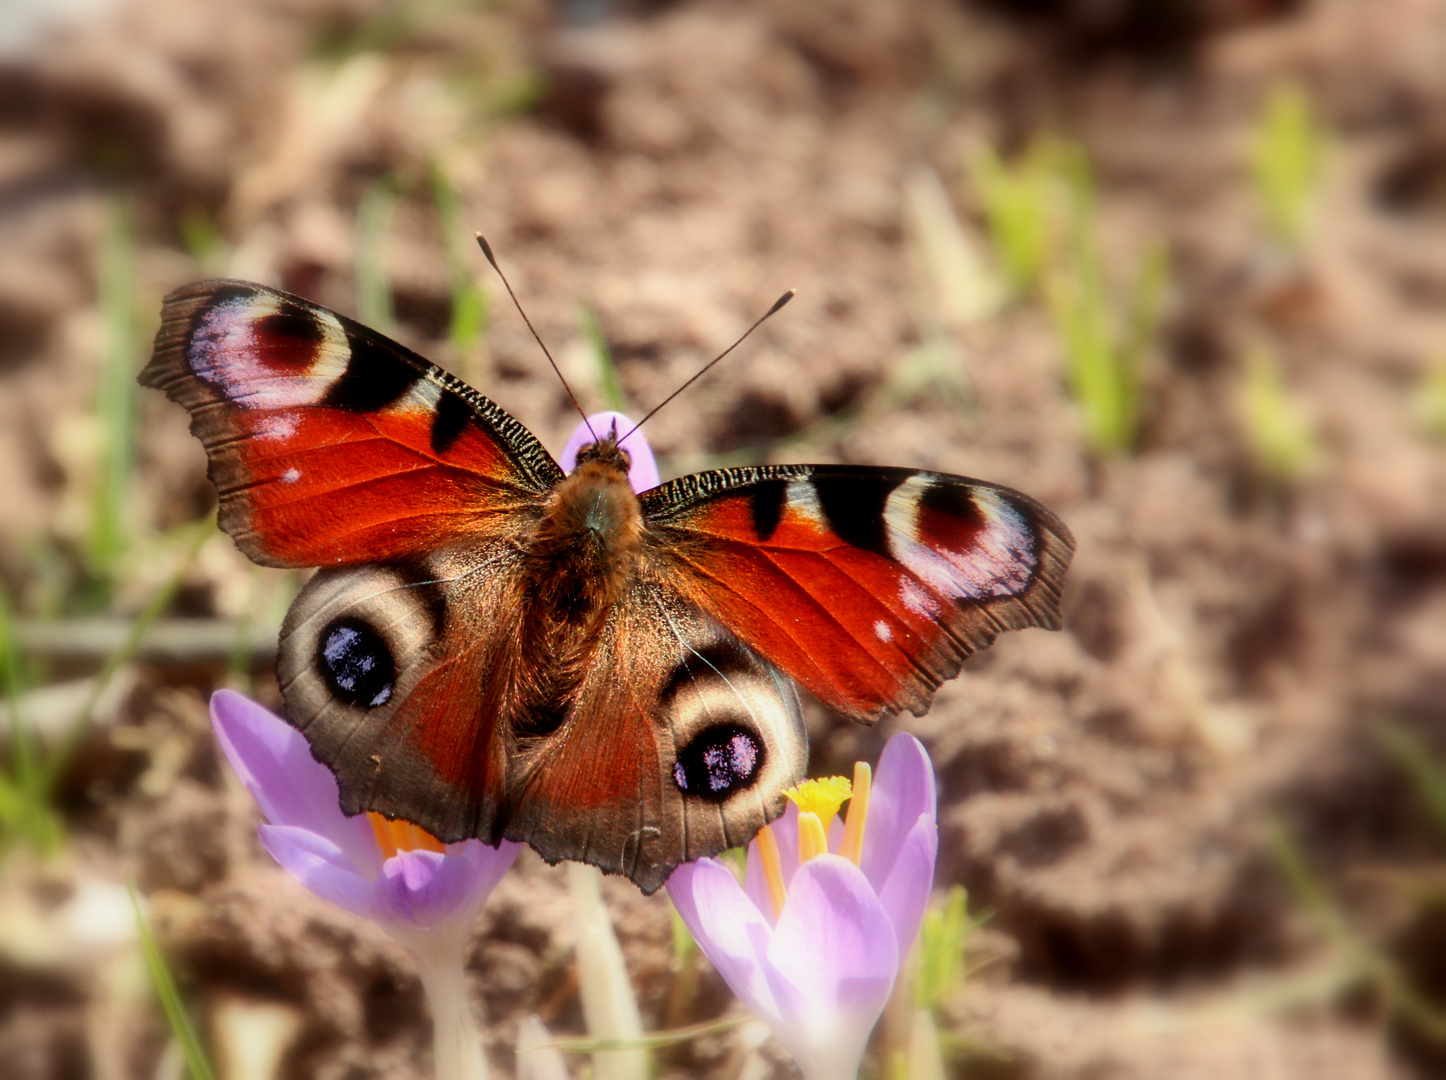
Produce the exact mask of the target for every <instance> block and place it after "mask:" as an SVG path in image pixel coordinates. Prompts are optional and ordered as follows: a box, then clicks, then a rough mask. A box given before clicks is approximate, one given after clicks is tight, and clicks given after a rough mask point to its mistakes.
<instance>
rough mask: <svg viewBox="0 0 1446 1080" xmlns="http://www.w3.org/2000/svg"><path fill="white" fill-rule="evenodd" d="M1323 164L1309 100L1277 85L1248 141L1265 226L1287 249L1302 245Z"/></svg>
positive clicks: (1300, 92)
mask: <svg viewBox="0 0 1446 1080" xmlns="http://www.w3.org/2000/svg"><path fill="white" fill-rule="evenodd" d="M1324 161H1325V135H1324V134H1323V132H1322V131H1321V129H1320V127H1319V125H1318V123H1317V121H1316V118H1315V114H1314V112H1313V110H1312V109H1311V105H1310V100H1309V99H1308V98H1307V97H1306V95H1305V93H1304V91H1303V90H1302V89H1301V88H1300V87H1299V86H1296V85H1294V84H1291V83H1282V84H1280V85H1278V86H1276V87H1275V88H1274V89H1273V90H1272V91H1271V92H1270V96H1269V97H1268V98H1267V99H1266V102H1265V108H1264V110H1263V112H1262V113H1261V117H1260V121H1259V123H1258V124H1257V126H1256V129H1255V132H1254V133H1253V135H1252V137H1251V144H1250V175H1251V181H1252V184H1253V187H1254V189H1255V194H1256V199H1257V200H1258V201H1259V203H1260V206H1261V211H1262V213H1263V215H1264V217H1265V221H1266V224H1267V226H1268V227H1269V228H1270V231H1271V232H1272V233H1273V234H1274V237H1275V239H1276V240H1277V241H1278V242H1280V243H1282V244H1284V245H1286V246H1287V247H1290V248H1298V247H1299V246H1300V245H1301V243H1302V242H1303V241H1304V240H1305V237H1306V233H1307V231H1308V230H1309V226H1310V215H1311V210H1312V208H1313V207H1312V204H1313V202H1314V200H1315V192H1316V188H1317V186H1318V184H1319V181H1320V177H1321V173H1322V172H1323V171H1324Z"/></svg>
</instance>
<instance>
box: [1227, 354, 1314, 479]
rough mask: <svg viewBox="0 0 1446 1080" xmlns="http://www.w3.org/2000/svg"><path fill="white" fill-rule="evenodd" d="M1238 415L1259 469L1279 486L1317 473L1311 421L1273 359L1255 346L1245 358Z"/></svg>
mask: <svg viewBox="0 0 1446 1080" xmlns="http://www.w3.org/2000/svg"><path fill="white" fill-rule="evenodd" d="M1245 361H1246V363H1245V376H1244V381H1243V383H1242V385H1241V388H1240V411H1241V418H1242V419H1243V421H1244V425H1245V437H1246V439H1247V441H1248V443H1249V445H1250V452H1251V455H1252V456H1253V457H1254V458H1255V462H1256V464H1257V466H1258V467H1259V468H1260V470H1261V472H1263V473H1264V474H1265V475H1266V476H1267V477H1268V478H1270V479H1271V480H1273V481H1275V482H1276V483H1279V484H1283V485H1286V486H1290V485H1293V484H1296V483H1299V482H1300V481H1301V480H1303V479H1305V477H1306V476H1307V475H1309V474H1310V472H1311V471H1312V470H1313V469H1314V468H1315V466H1316V464H1317V462H1318V461H1319V459H1320V448H1319V446H1318V445H1317V443H1316V437H1315V431H1314V429H1313V427H1312V425H1311V422H1310V417H1309V416H1308V415H1307V413H1306V411H1305V409H1304V408H1303V407H1302V406H1301V404H1300V402H1299V401H1298V400H1297V399H1296V398H1295V397H1294V396H1293V395H1292V394H1291V393H1290V391H1289V390H1288V389H1287V387H1286V385H1285V379H1284V377H1283V376H1282V375H1281V372H1280V365H1279V364H1278V363H1277V362H1276V359H1275V357H1274V355H1273V354H1272V353H1271V352H1270V351H1269V350H1267V349H1266V348H1265V347H1264V346H1263V345H1256V346H1255V347H1253V348H1252V349H1251V350H1250V352H1249V353H1248V354H1247V355H1246V358H1245Z"/></svg>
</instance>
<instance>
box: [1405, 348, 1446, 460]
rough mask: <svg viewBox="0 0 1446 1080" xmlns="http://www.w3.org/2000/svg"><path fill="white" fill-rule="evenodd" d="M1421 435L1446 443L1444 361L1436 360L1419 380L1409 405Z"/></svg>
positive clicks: (1445, 378)
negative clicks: (1419, 382)
mask: <svg viewBox="0 0 1446 1080" xmlns="http://www.w3.org/2000/svg"><path fill="white" fill-rule="evenodd" d="M1411 405H1412V410H1413V411H1414V412H1415V414H1416V423H1417V425H1418V426H1419V427H1420V429H1421V433H1422V434H1423V435H1425V436H1426V438H1428V439H1430V440H1432V441H1433V442H1443V443H1446V360H1438V361H1436V363H1435V365H1434V366H1432V368H1431V370H1430V371H1428V372H1427V373H1426V376H1425V378H1423V379H1422V380H1421V384H1420V386H1418V387H1417V388H1416V393H1415V396H1414V400H1413V401H1412V403H1411Z"/></svg>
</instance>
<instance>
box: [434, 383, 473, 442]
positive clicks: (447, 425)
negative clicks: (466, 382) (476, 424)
mask: <svg viewBox="0 0 1446 1080" xmlns="http://www.w3.org/2000/svg"><path fill="white" fill-rule="evenodd" d="M470 419H472V409H471V407H470V406H469V405H468V404H467V403H466V402H465V401H463V400H462V398H461V396H460V395H458V394H443V395H442V399H441V400H440V401H439V402H437V415H436V416H434V417H432V452H433V453H436V454H445V453H446V452H447V451H448V450H450V449H452V444H453V443H455V442H456V441H457V440H458V439H459V438H461V436H462V432H463V430H464V429H465V428H466V427H467V421H468V420H470Z"/></svg>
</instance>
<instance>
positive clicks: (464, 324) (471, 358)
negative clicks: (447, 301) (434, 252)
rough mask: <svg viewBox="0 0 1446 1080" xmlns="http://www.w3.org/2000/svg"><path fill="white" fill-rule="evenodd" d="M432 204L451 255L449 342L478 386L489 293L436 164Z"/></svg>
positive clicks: (449, 189)
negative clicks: (478, 361) (478, 360)
mask: <svg viewBox="0 0 1446 1080" xmlns="http://www.w3.org/2000/svg"><path fill="white" fill-rule="evenodd" d="M432 202H433V204H434V206H435V207H436V211H437V225H438V227H439V228H440V229H441V232H442V244H443V248H444V250H445V251H446V253H447V281H448V288H449V290H450V292H451V297H452V316H451V321H450V323H449V325H448V327H447V338H448V340H449V341H450V343H451V345H452V356H453V359H454V361H455V362H456V363H457V364H458V365H459V367H460V369H461V370H462V374H463V376H464V377H465V378H466V379H467V381H468V382H470V383H472V384H473V385H474V386H475V385H477V382H478V379H477V374H478V373H477V372H475V371H473V370H472V368H473V367H474V366H475V361H476V357H477V353H478V350H479V349H480V347H481V344H482V335H483V333H484V332H485V331H486V329H487V318H488V309H487V293H486V292H485V291H484V290H483V288H482V285H481V283H480V282H479V281H478V280H477V275H476V274H475V273H473V269H472V268H473V259H474V258H475V256H476V249H475V248H474V247H473V246H472V243H471V241H472V235H473V234H472V233H471V232H470V231H469V230H467V229H465V228H464V227H463V224H462V206H461V201H460V200H459V199H458V197H457V190H456V188H455V187H453V186H452V181H451V180H450V179H449V178H448V176H447V172H446V170H445V169H444V168H443V167H442V166H441V164H440V163H438V162H433V164H432Z"/></svg>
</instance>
